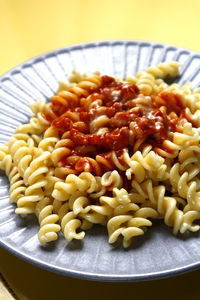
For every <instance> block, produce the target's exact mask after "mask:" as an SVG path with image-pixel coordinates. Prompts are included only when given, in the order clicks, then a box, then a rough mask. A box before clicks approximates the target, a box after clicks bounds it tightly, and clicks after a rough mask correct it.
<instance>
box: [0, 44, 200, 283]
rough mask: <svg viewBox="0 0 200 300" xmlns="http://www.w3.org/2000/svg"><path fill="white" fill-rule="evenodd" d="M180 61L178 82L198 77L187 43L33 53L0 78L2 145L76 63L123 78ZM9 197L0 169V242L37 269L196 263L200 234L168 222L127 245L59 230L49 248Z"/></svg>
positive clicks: (143, 268)
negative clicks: (75, 237) (176, 231)
mask: <svg viewBox="0 0 200 300" xmlns="http://www.w3.org/2000/svg"><path fill="white" fill-rule="evenodd" d="M172 60H177V61H179V62H180V63H181V64H182V65H181V67H180V77H179V78H178V83H180V84H183V83H185V82H186V81H192V82H193V87H194V88H195V87H197V86H198V85H199V83H200V77H199V73H200V54H198V53H195V52H192V51H190V50H187V49H183V48H178V47H174V46H170V45H163V44H158V43H151V42H142V41H124V40H122V41H121V40H119V41H118V40H117V41H101V42H93V43H87V44H80V45H75V46H70V47H66V48H62V49H58V50H55V51H52V52H48V53H46V54H43V55H41V56H38V57H36V58H34V59H31V60H29V61H27V62H25V63H23V64H21V65H20V66H18V67H16V68H14V69H13V70H11V71H9V72H8V73H6V74H5V75H4V76H2V77H1V78H0V103H1V108H0V143H4V142H6V141H7V140H8V138H9V137H10V136H11V135H12V134H13V133H14V130H15V128H16V127H18V126H19V125H20V124H22V123H26V122H28V120H29V118H30V116H31V111H30V109H29V103H31V102H33V101H36V100H40V99H44V98H45V99H47V100H48V99H49V98H50V97H51V96H52V95H53V94H54V93H55V92H56V90H57V88H58V83H57V82H58V80H67V78H68V77H69V75H70V74H71V72H72V70H73V69H77V70H78V71H80V72H88V73H92V72H94V71H97V70H98V71H100V72H101V74H108V75H114V76H117V77H122V78H125V77H126V76H127V75H134V74H135V73H136V72H137V71H139V70H141V71H142V70H145V69H146V68H147V67H148V66H150V65H157V64H158V63H159V62H167V61H172ZM14 209H15V205H14V204H11V203H10V202H9V182H8V179H7V178H6V177H5V175H4V173H3V172H1V173H0V245H1V246H2V247H4V248H5V249H7V250H8V251H10V252H11V253H13V254H14V255H16V256H18V257H20V258H21V259H24V260H25V261H27V262H29V263H32V264H35V265H37V266H39V267H42V268H45V269H48V270H50V271H53V272H57V273H61V274H64V275H68V276H74V277H79V278H85V279H91V280H101V281H136V280H148V279H154V278H160V277H166V276H172V275H175V274H177V273H181V272H185V271H189V270H192V269H195V268H198V267H199V266H200V252H199V248H200V233H195V234H192V233H188V234H185V235H183V236H174V235H173V234H172V230H171V228H168V227H167V226H165V225H164V224H162V223H161V222H159V221H156V222H155V223H154V225H153V227H152V228H150V229H149V230H148V231H147V232H146V233H145V234H144V235H143V236H140V237H137V238H135V239H134V241H133V243H132V246H131V247H130V248H129V249H126V250H124V249H123V248H122V246H121V243H120V241H119V242H117V243H116V244H115V245H114V246H113V245H110V244H108V237H107V232H106V228H103V227H100V226H96V227H95V228H93V229H92V230H90V231H89V232H87V234H86V237H85V239H84V240H83V241H73V242H71V243H70V244H68V243H67V242H66V241H65V240H64V238H63V236H62V234H61V236H60V238H59V240H58V241H56V242H55V243H52V244H51V245H48V246H46V247H42V246H40V244H39V242H38V238H37V232H38V228H39V227H38V223H37V220H36V219H35V217H34V216H28V217H27V218H25V219H22V218H21V217H20V216H18V215H15V213H14Z"/></svg>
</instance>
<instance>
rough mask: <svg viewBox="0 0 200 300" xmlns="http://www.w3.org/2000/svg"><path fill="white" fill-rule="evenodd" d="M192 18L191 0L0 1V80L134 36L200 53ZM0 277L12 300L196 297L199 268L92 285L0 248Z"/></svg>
mask: <svg viewBox="0 0 200 300" xmlns="http://www.w3.org/2000/svg"><path fill="white" fill-rule="evenodd" d="M199 15H200V1H199V0H190V1H188V0H187V1H186V0H182V1H180V0H168V1H167V0H166V1H159V0H149V1H148V0H137V1H135V0H132V1H131V0H120V1H118V0H101V1H96V0H71V1H69V0H57V1H54V0H48V1H47V0H43V1H42V0H35V1H30V0H0V75H1V74H3V73H5V72H6V71H8V70H9V69H11V68H13V67H15V66H16V65H17V64H19V63H21V62H23V61H25V60H27V59H29V58H31V57H33V56H36V55H39V54H41V53H44V52H46V51H49V50H53V49H55V48H59V47H63V46H67V45H70V44H76V43H80V42H85V41H95V40H104V39H140V40H148V41H157V42H163V43H167V44H173V45H177V46H182V47H186V48H189V49H193V50H196V51H200V39H199V28H200V17H199ZM163 259H164V257H163ZM0 272H1V273H2V274H3V276H4V278H5V279H6V280H7V282H8V283H9V284H10V286H11V288H12V289H13V290H14V292H15V293H16V295H17V296H18V297H19V298H20V299H30V300H33V299H36V300H40V299H79V298H81V299H95V300H96V299H108V298H109V295H110V299H122V298H124V299H129V298H131V299H136V298H139V297H140V299H146V298H148V299H161V298H162V299H169V298H171V299H200V296H199V278H200V271H193V272H191V273H188V274H186V275H181V276H178V277H174V278H170V279H163V280H156V281H151V282H143V283H97V282H90V281H83V280H78V279H71V278H67V277H64V276H61V275H55V274H53V273H50V272H47V271H44V270H40V269H39V268H37V267H34V266H31V265H29V264H27V263H25V262H23V261H20V260H19V259H18V258H16V257H14V256H12V255H11V254H9V253H7V252H6V251H5V250H3V249H0ZM2 294H3V290H2V291H1V286H0V300H1V299H3V300H4V299H7V298H6V296H5V294H4V296H1V295H2ZM1 297H3V298H1Z"/></svg>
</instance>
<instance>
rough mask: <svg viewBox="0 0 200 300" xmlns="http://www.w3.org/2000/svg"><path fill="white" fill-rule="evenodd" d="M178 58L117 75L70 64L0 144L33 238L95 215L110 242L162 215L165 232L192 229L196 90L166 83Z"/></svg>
mask: <svg viewBox="0 0 200 300" xmlns="http://www.w3.org/2000/svg"><path fill="white" fill-rule="evenodd" d="M178 68H179V63H178V62H170V63H161V64H159V65H158V66H157V67H149V68H148V69H147V70H146V71H143V72H139V73H137V74H136V76H135V77H133V76H130V77H127V78H126V80H121V79H118V78H115V77H112V76H108V75H101V74H100V73H99V72H95V73H94V74H92V75H88V74H79V73H78V72H76V71H74V72H73V73H72V75H71V77H70V80H69V83H65V82H60V85H59V89H58V91H57V93H56V94H55V95H54V96H52V98H51V101H50V102H49V103H46V102H45V101H44V100H41V101H38V102H35V103H33V104H31V110H32V112H33V116H32V117H31V119H30V122H29V123H28V124H24V125H21V126H20V127H18V128H17V129H16V131H15V133H14V134H13V136H12V137H10V139H9V140H8V142H7V143H6V144H5V145H1V146H0V168H1V169H3V170H4V171H5V173H6V175H7V176H8V177H9V181H10V201H11V202H14V203H16V206H17V207H16V210H15V212H16V214H20V215H21V216H23V217H24V216H26V215H28V214H32V213H34V214H35V215H36V216H37V218H38V221H39V224H40V229H39V232H38V238H39V241H40V243H41V244H43V245H44V244H46V243H48V242H51V241H54V240H56V239H57V238H58V233H59V231H60V230H62V232H63V234H64V237H65V239H66V240H67V241H68V242H70V241H71V240H73V239H83V238H84V236H85V231H86V230H87V229H89V228H91V227H92V226H93V225H95V224H101V225H103V226H107V231H108V236H109V243H114V242H116V241H117V239H118V237H119V236H121V237H122V241H123V246H124V247H128V246H130V244H131V242H132V238H133V237H135V236H139V235H142V234H144V233H145V231H146V229H147V228H148V227H150V226H152V222H153V219H163V221H164V223H165V224H166V225H167V226H170V227H172V230H173V233H174V234H178V233H179V232H180V233H184V232H186V231H188V230H189V231H192V232H195V231H198V230H199V229H200V226H199V225H197V224H195V221H196V220H198V219H200V128H199V127H200V89H196V90H193V89H192V85H191V83H190V82H187V83H186V84H184V85H183V86H179V85H178V84H177V83H173V84H167V80H166V78H168V77H170V78H176V77H177V76H178Z"/></svg>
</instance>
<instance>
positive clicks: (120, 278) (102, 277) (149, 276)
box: [0, 39, 200, 282]
mask: <svg viewBox="0 0 200 300" xmlns="http://www.w3.org/2000/svg"><path fill="white" fill-rule="evenodd" d="M117 43H122V44H128V43H130V44H134V43H135V44H136V45H137V44H138V45H142V44H144V45H145V44H147V45H151V46H160V47H163V48H164V49H166V48H168V47H169V48H174V49H176V50H178V51H187V52H188V53H189V54H190V55H200V52H197V51H195V50H192V49H188V48H184V47H180V46H177V45H171V44H167V43H162V42H156V41H148V40H134V39H133V40H131V39H109V40H96V41H89V42H81V43H78V44H70V45H68V46H64V47H60V48H56V49H53V50H50V51H47V52H44V53H42V54H39V55H36V56H34V57H32V58H30V59H28V60H25V61H23V62H21V63H20V64H18V65H16V66H15V67H13V68H11V69H10V70H8V71H7V72H5V73H3V74H2V75H0V83H1V82H2V81H3V80H6V79H8V78H10V77H12V72H16V71H20V69H21V68H22V67H23V66H25V65H26V64H27V65H28V64H34V63H35V62H36V61H37V60H38V59H44V58H45V57H47V56H51V55H57V54H59V52H62V51H63V52H64V51H73V50H74V49H75V48H80V47H88V46H91V47H92V46H93V47H98V46H100V45H102V44H110V45H113V44H117ZM0 247H2V248H4V249H5V250H6V251H8V252H9V253H11V254H13V255H14V256H16V257H18V258H19V259H22V260H23V261H25V262H27V263H30V264H32V265H34V266H37V267H39V268H41V269H44V270H48V271H50V272H54V273H57V274H61V275H64V276H70V277H74V278H79V279H86V280H93V281H102V282H107V281H108V282H124V281H127V282H136V281H147V280H155V279H161V278H168V277H171V276H176V275H181V274H183V273H186V272H191V271H194V270H196V269H198V268H200V259H199V260H198V261H196V262H194V263H191V264H187V265H184V266H183V267H176V268H172V269H167V270H163V271H157V272H151V273H143V274H130V275H129V274H124V275H123V274H98V273H95V272H93V273H89V272H85V271H75V270H70V269H68V268H67V269H66V268H62V267H60V266H54V265H50V264H48V263H47V262H44V261H41V260H40V259H38V258H34V257H32V256H31V255H27V254H26V253H25V252H21V251H20V250H17V248H15V247H13V246H10V245H9V244H7V243H6V242H5V241H3V240H2V238H0Z"/></svg>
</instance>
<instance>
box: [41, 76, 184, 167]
mask: <svg viewBox="0 0 200 300" xmlns="http://www.w3.org/2000/svg"><path fill="white" fill-rule="evenodd" d="M139 94H141V93H140V91H139V89H138V87H137V86H136V85H134V84H131V83H124V82H117V81H116V80H115V79H114V78H113V77H110V76H106V75H105V76H102V77H101V86H100V87H99V88H98V89H96V90H91V91H90V94H89V96H88V97H87V98H85V99H84V98H83V97H82V98H81V99H79V101H77V106H76V107H75V106H74V102H73V101H72V102H73V103H72V104H71V103H70V101H68V102H67V101H66V100H65V99H64V100H62V99H61V96H53V97H52V102H51V109H52V110H53V112H54V113H55V114H56V116H57V118H56V119H54V120H53V121H52V124H51V126H53V127H54V129H56V130H57V131H58V133H59V135H60V137H61V136H62V135H63V134H64V133H65V132H66V131H68V132H70V137H69V138H70V139H71V140H72V142H73V143H72V144H73V149H71V150H72V152H71V155H73V154H74V155H79V156H80V157H82V158H81V159H80V162H76V167H75V166H74V168H75V169H76V171H79V170H82V169H83V166H84V164H86V163H87V164H89V165H90V166H91V169H93V166H92V164H91V162H90V161H89V160H88V159H83V158H84V156H89V157H93V158H95V156H96V155H102V157H104V158H106V159H108V160H110V161H111V160H112V159H111V155H110V153H111V152H112V151H115V153H116V156H117V157H118V159H120V157H121V154H122V152H123V149H125V148H127V149H133V146H134V145H131V144H130V130H132V131H133V133H134V136H135V141H137V140H138V139H142V140H143V143H146V144H151V145H152V146H153V147H154V148H155V149H156V148H157V147H160V148H162V147H163V146H162V144H163V141H164V140H166V139H167V138H169V137H168V134H169V132H175V131H180V126H179V124H180V121H181V120H182V119H186V117H185V113H184V109H185V108H184V106H183V104H182V101H181V95H178V94H176V93H172V92H166V91H163V92H159V93H158V94H156V95H152V96H151V97H150V102H149V103H150V104H149V105H147V106H145V105H143V106H142V105H141V106H137V104H135V103H136V102H135V103H134V101H132V100H134V99H136V98H138V96H139ZM143 97H144V96H143ZM88 99H89V101H90V102H89V106H88V108H87V109H86V108H85V106H84V105H85V102H86V101H87V100H88ZM80 100H81V101H80ZM96 100H97V103H96V102H95V105H92V103H93V102H94V101H96ZM84 101H85V102H84ZM99 101H100V102H99ZM134 107H136V108H137V109H135V110H134V109H133V108H134ZM68 112H70V113H75V114H76V121H75V120H74V119H72V118H70V113H69V114H68ZM99 116H105V117H107V120H108V122H107V123H106V124H105V126H102V127H105V128H106V130H105V131H102V132H101V131H100V132H98V129H99V128H97V129H96V130H95V132H91V127H90V125H91V123H92V122H93V121H94V120H96V119H97V118H98V117H99ZM46 119H47V120H50V117H49V115H48V114H47V115H46ZM77 122H82V124H83V123H84V125H85V126H80V125H77V124H78V123H77ZM79 124H80V123H79ZM130 127H131V129H130ZM80 145H85V146H88V145H92V146H94V149H96V150H95V151H94V153H92V154H91V155H86V154H85V153H84V155H82V154H81V153H79V152H77V151H76V147H78V146H80ZM79 148H80V147H79ZM163 150H165V151H167V149H166V147H165V148H164V147H163ZM130 151H133V150H130ZM130 151H129V152H130ZM132 154H133V153H130V155H132ZM62 164H63V165H64V159H62ZM66 165H67V163H66ZM70 167H71V166H70Z"/></svg>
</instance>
